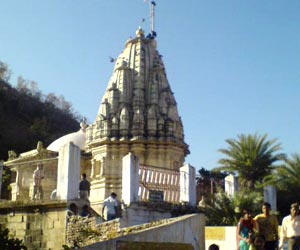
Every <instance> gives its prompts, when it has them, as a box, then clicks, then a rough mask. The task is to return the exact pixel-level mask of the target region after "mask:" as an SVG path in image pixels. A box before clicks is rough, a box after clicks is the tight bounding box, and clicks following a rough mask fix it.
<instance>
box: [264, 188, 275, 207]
mask: <svg viewBox="0 0 300 250" xmlns="http://www.w3.org/2000/svg"><path fill="white" fill-rule="evenodd" d="M264 201H265V202H269V203H270V204H271V208H272V210H274V211H276V210H277V193H276V188H275V187H274V186H266V187H264Z"/></svg>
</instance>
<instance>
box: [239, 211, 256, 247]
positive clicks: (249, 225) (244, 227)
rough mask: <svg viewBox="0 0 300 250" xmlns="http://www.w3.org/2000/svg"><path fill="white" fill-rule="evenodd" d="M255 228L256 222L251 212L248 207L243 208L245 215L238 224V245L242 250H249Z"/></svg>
mask: <svg viewBox="0 0 300 250" xmlns="http://www.w3.org/2000/svg"><path fill="white" fill-rule="evenodd" d="M254 229H255V222H254V220H253V219H252V218H251V213H250V212H249V211H247V210H246V209H244V210H243V217H242V218H241V219H240V221H239V223H238V226H237V238H238V246H239V249H240V250H248V249H249V244H250V236H251V234H252V233H253V230H254Z"/></svg>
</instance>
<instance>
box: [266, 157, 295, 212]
mask: <svg viewBox="0 0 300 250" xmlns="http://www.w3.org/2000/svg"><path fill="white" fill-rule="evenodd" d="M299 180H300V154H293V155H292V156H291V157H289V158H287V159H285V160H284V163H283V164H282V165H281V166H279V167H278V168H276V169H275V170H274V172H273V173H271V174H270V175H268V176H266V177H265V179H264V182H265V185H274V186H275V187H276V188H277V199H278V200H279V201H280V202H278V210H279V211H280V212H281V213H282V214H288V213H289V210H290V204H291V203H293V202H299V201H300V193H299V189H300V182H299Z"/></svg>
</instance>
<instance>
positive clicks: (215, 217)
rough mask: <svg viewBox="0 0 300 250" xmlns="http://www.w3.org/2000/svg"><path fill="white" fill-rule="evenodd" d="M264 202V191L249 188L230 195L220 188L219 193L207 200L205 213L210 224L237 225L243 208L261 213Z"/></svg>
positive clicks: (254, 212)
mask: <svg viewBox="0 0 300 250" xmlns="http://www.w3.org/2000/svg"><path fill="white" fill-rule="evenodd" d="M262 202H263V197H262V193H261V192H258V191H253V190H251V192H250V191H249V190H248V189H244V190H243V191H240V192H236V193H235V194H234V196H233V197H232V198H231V197H229V196H228V195H227V194H226V193H225V192H224V191H222V190H219V192H218V194H216V195H214V196H211V199H210V200H207V201H206V207H205V215H206V219H207V220H206V221H207V225H209V226H236V225H237V223H238V221H239V219H240V217H241V213H242V211H243V209H247V210H248V211H251V212H252V213H253V214H256V213H259V212H260V208H261V203H262Z"/></svg>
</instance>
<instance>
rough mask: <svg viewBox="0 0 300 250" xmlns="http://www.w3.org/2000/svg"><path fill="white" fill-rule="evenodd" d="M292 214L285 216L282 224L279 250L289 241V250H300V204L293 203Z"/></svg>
mask: <svg viewBox="0 0 300 250" xmlns="http://www.w3.org/2000/svg"><path fill="white" fill-rule="evenodd" d="M290 211H291V214H290V215H288V216H286V217H284V218H283V220H282V224H281V231H280V241H279V250H282V249H283V243H284V241H285V240H287V241H288V250H300V213H299V204H298V203H293V204H292V205H291V210H290Z"/></svg>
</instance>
